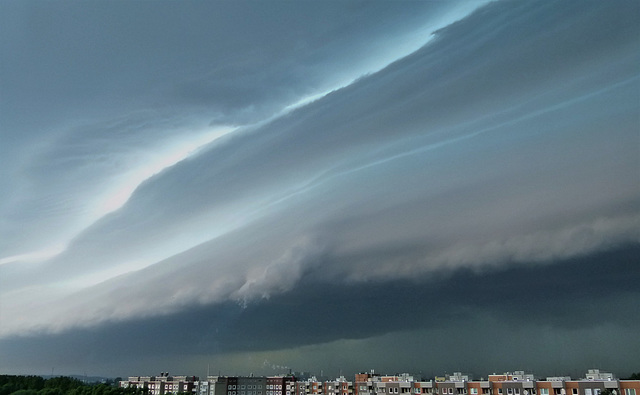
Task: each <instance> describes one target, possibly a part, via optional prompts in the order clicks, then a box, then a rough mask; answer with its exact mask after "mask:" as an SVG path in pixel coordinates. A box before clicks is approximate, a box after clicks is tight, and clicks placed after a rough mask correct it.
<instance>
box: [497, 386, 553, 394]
mask: <svg viewBox="0 0 640 395" xmlns="http://www.w3.org/2000/svg"><path fill="white" fill-rule="evenodd" d="M498 393H499V394H502V388H498ZM547 395H549V394H547Z"/></svg>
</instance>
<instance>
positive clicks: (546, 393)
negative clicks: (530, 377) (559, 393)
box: [540, 388, 549, 395]
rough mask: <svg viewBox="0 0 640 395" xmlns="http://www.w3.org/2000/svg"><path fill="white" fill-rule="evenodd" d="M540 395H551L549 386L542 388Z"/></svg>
mask: <svg viewBox="0 0 640 395" xmlns="http://www.w3.org/2000/svg"><path fill="white" fill-rule="evenodd" d="M540 395H549V388H540Z"/></svg>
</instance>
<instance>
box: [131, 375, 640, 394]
mask: <svg viewBox="0 0 640 395" xmlns="http://www.w3.org/2000/svg"><path fill="white" fill-rule="evenodd" d="M119 385H120V386H121V387H123V388H141V389H146V391H147V392H148V394H149V395H167V394H178V393H188V394H193V395H640V380H619V379H617V378H616V377H615V376H614V375H613V374H612V373H608V372H602V371H600V370H598V369H590V370H589V371H588V372H587V373H586V374H585V377H584V378H582V379H578V380H573V379H571V377H568V376H558V377H546V378H545V379H543V380H538V379H536V378H535V377H534V376H533V374H525V373H524V372H523V371H516V372H513V373H503V374H492V375H489V376H488V379H487V380H473V379H472V377H471V376H469V375H465V374H462V373H460V372H456V373H453V374H452V375H448V376H443V377H437V378H436V379H435V380H429V381H423V380H415V379H414V377H413V376H411V375H409V374H401V375H393V376H383V375H380V374H376V373H375V372H373V371H371V372H370V373H359V374H356V375H355V380H354V381H353V382H351V381H349V380H347V379H346V378H345V377H344V376H341V377H338V378H337V379H335V380H327V381H321V380H318V379H317V378H316V377H310V378H308V379H306V380H299V381H298V380H297V379H296V378H295V377H294V376H292V375H286V376H275V377H253V376H249V377H235V376H234V377H231V376H230V377H227V376H207V379H206V380H203V381H199V379H198V377H195V376H170V375H169V374H168V373H161V374H160V375H159V376H132V377H129V378H128V380H123V381H121V382H120V383H119Z"/></svg>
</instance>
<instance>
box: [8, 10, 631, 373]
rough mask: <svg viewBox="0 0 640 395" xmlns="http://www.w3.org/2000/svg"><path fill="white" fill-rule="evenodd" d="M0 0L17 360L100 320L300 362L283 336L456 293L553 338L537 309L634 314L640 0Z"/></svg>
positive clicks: (564, 324)
mask: <svg viewBox="0 0 640 395" xmlns="http://www.w3.org/2000/svg"><path fill="white" fill-rule="evenodd" d="M2 8H3V9H6V11H7V12H3V15H5V16H3V17H2V18H3V22H5V19H7V21H6V22H7V23H6V24H4V23H3V25H4V27H3V28H2V29H3V30H6V32H7V34H2V37H3V39H2V45H3V46H2V48H3V50H2V54H3V61H4V59H5V58H7V59H9V58H11V60H8V61H7V64H8V66H7V67H6V68H3V72H2V81H3V86H6V87H7V89H6V92H9V94H3V99H2V111H3V114H7V117H6V119H7V120H6V122H5V121H3V131H2V133H3V136H2V139H3V141H7V142H8V144H3V148H1V150H2V151H1V152H2V154H3V156H4V157H5V158H6V159H5V162H6V163H7V165H6V166H4V169H3V171H2V173H1V177H0V180H1V182H2V185H3V190H4V191H8V192H6V193H4V194H3V196H4V197H3V199H2V207H1V208H0V210H1V211H0V212H1V213H2V217H1V218H0V220H1V222H0V232H1V235H2V236H1V238H0V243H1V244H0V251H1V252H2V256H0V262H1V263H2V264H1V265H0V276H1V277H0V287H1V288H0V292H1V293H0V303H1V306H0V307H1V310H0V314H2V316H0V336H2V338H3V339H4V340H1V341H0V347H2V349H4V350H5V351H4V353H6V354H7V355H10V356H12V357H11V358H16V361H18V360H21V361H23V362H22V363H24V355H22V356H18V355H19V354H20V349H29V348H31V349H43V350H50V351H49V355H51V358H45V359H46V360H56V358H57V357H56V355H58V354H60V353H64V352H66V351H63V350H67V349H69V348H70V347H68V346H64V347H61V346H55V345H56V344H64V345H68V344H73V343H76V342H77V343H78V344H79V346H78V347H76V348H75V349H74V350H73V351H68V355H65V358H64V360H65V361H67V362H64V363H63V362H62V361H61V360H59V359H58V362H56V363H57V364H65V365H66V364H68V367H69V369H73V366H81V365H82V361H85V362H86V361H87V359H86V357H84V356H83V355H84V354H83V353H84V352H86V350H89V349H91V348H94V351H93V352H92V354H91V355H95V349H102V350H104V353H103V352H100V354H101V355H102V354H107V355H105V356H104V359H105V360H110V358H115V356H119V357H124V358H134V356H135V355H140V354H144V358H146V360H145V361H146V362H145V363H147V364H149V366H157V365H158V363H159V362H158V361H160V360H163V359H164V360H166V359H167V358H169V359H170V358H172V357H171V356H172V355H173V356H175V355H183V354H181V353H182V351H181V350H182V349H181V348H180V347H179V346H176V347H177V348H176V349H172V347H167V348H161V349H158V350H156V351H150V350H151V349H152V348H153V347H151V344H149V345H148V346H147V345H146V344H147V343H145V342H151V343H154V342H155V341H156V340H158V341H159V340H160V339H164V340H166V339H171V338H176V339H181V340H182V341H179V342H177V343H176V344H180V345H182V344H184V342H188V339H196V340H195V341H194V344H193V352H194V357H193V358H196V356H198V357H197V358H203V359H202V360H204V358H206V356H209V358H221V357H220V355H226V356H227V358H229V360H232V359H233V356H232V355H242V353H249V352H256V353H268V352H273V353H275V354H278V353H279V354H278V355H280V357H281V358H285V359H286V358H287V357H286V355H289V357H288V358H291V359H290V361H298V362H299V361H300V359H299V358H298V359H296V358H297V357H294V356H291V355H290V354H287V352H285V350H291V349H292V347H293V348H295V349H302V348H305V347H325V349H326V350H328V349H331V347H333V346H332V344H336V343H332V342H342V341H346V340H344V339H349V340H348V341H361V342H365V341H369V340H370V339H384V338H385V336H391V337H393V336H395V337H397V338H402V334H403V333H404V334H407V333H410V334H407V338H411V339H415V338H416V337H419V336H420V335H419V334H420V333H423V334H425V333H436V332H437V331H440V330H444V329H442V328H447V327H453V326H458V325H460V323H461V322H464V320H465V318H464V317H469V320H470V321H473V322H475V323H477V326H478V327H480V328H482V331H484V332H483V335H481V336H480V338H481V339H484V340H486V341H487V342H488V343H489V344H495V342H494V341H492V340H491V339H492V337H491V335H490V334H489V333H490V331H492V330H494V329H495V327H499V328H500V332H501V333H502V335H503V336H507V337H508V336H513V338H514V339H518V338H519V337H518V336H520V335H521V334H522V332H519V331H525V332H526V333H527V334H529V335H531V334H533V333H535V332H533V330H532V329H531V328H537V329H539V330H540V331H542V332H544V333H547V334H548V335H549V337H547V338H545V339H541V340H540V342H541V344H542V345H541V347H542V348H541V350H545V352H549V353H551V354H553V353H561V352H563V351H562V350H563V349H564V348H562V347H561V348H558V347H554V344H553V342H552V341H550V339H553V335H552V334H553V333H557V334H558V336H559V337H561V338H562V339H570V338H571V336H570V335H568V333H571V331H579V330H583V331H592V332H589V334H586V332H583V333H582V334H581V335H579V336H576V337H575V338H574V339H573V340H567V341H569V342H572V344H575V345H578V344H581V342H584V341H586V340H584V339H587V338H589V337H593V336H596V335H595V333H596V332H597V333H599V334H600V335H602V336H607V335H606V334H607V333H609V334H610V335H611V336H615V335H614V334H617V335H618V340H619V339H626V340H628V341H633V339H632V337H631V336H628V335H627V334H628V330H629V328H631V327H633V326H634V325H637V324H638V323H637V322H635V321H637V319H635V320H634V318H629V317H632V316H633V314H631V315H630V314H627V313H628V312H629V311H628V310H631V311H633V310H635V311H636V312H637V307H636V306H635V305H634V303H633V301H634V300H637V297H638V294H637V290H635V289H634V287H633V284H637V280H638V279H637V273H638V270H637V262H638V259H637V258H638V256H639V254H638V243H639V242H640V214H639V213H640V211H639V208H640V207H639V204H640V200H639V197H640V174H639V171H640V170H639V169H640V155H638V147H639V146H640V145H639V144H640V141H639V134H638V133H639V132H638V130H639V129H638V126H639V125H640V112H639V103H640V93H639V92H640V72H639V69H638V64H640V52H639V51H638V50H637V48H639V47H640V45H639V44H640V42H639V41H640V27H639V26H638V24H637V15H638V13H639V12H640V8H639V5H638V3H637V2H627V1H618V2H566V1H564V2H562V1H557V2H556V1H550V2H544V3H540V2H492V3H481V2H447V3H445V2H415V3H414V2H411V3H386V2H385V3H383V2H374V3H369V2H344V3H332V4H324V3H311V2H299V3H291V2H274V3H254V2H221V3H212V4H203V3H196V2H186V3H177V2H175V3H174V2H166V3H161V4H150V3H133V4H127V3H107V2H96V3H92V4H89V5H81V4H79V3H74V2H68V3H67V2H61V3H30V2H27V3H13V2H8V3H5V4H3V5H2ZM6 15H11V17H8V16H6ZM52 15H53V16H57V18H52V17H51V16H52ZM143 22H144V23H143ZM292 32H295V33H294V34H292ZM13 53H15V54H17V55H16V56H11V55H10V54H13ZM36 59H38V60H39V61H38V62H36ZM27 76H29V77H28V78H27ZM5 82H6V83H5ZM3 118H5V117H4V115H3ZM554 273H555V275H554ZM607 276H609V277H610V278H608V277H607ZM547 279H549V280H547ZM605 280H607V281H605ZM547 281H548V282H547ZM523 282H524V284H522V283H523ZM472 288H477V291H476V292H471V291H469V290H470V289H472ZM523 289H525V290H532V291H531V292H525V293H523V292H522V290H523ZM559 289H563V290H567V293H562V292H559ZM505 295H508V297H507V298H506V299H505ZM552 300H553V301H555V303H550V301H552ZM421 303H425V304H427V303H428V305H429V306H431V307H430V308H428V309H426V308H425V305H424V304H421ZM612 306H616V307H612ZM355 311H357V312H358V314H355V313H354V314H353V315H351V312H355ZM594 316H596V317H600V318H598V320H602V321H606V323H607V324H606V325H605V326H602V325H600V324H597V325H596V324H595V323H594V324H589V325H584V322H585V321H588V322H592V320H593V318H592V317H594ZM637 316H638V315H637V314H636V317H637ZM321 317H322V318H321ZM322 319H327V320H329V319H330V320H333V321H335V322H336V325H323V324H317V323H316V322H315V321H314V320H322ZM379 320H384V322H380V321H379ZM602 321H600V322H602ZM530 322H534V323H535V325H528V323H530ZM541 322H544V323H546V324H540V323H541ZM285 323H289V325H285ZM491 328H494V329H491ZM522 328H526V329H522ZM603 328H604V329H603ZM545 331H546V332H545ZM463 332H464V331H462V332H461V333H460V334H459V336H462V333H463ZM142 333H144V334H145V336H148V337H145V336H142V335H141V334H142ZM444 333H446V330H445V331H444V332H440V334H439V335H438V336H440V337H442V336H444ZM465 333H466V332H465ZM518 333H520V335H518ZM621 334H624V335H621ZM600 335H598V336H600ZM115 339H120V340H119V342H120V346H119V347H112V346H110V344H112V342H113V343H115V342H118V341H117V340H115ZM635 342H636V344H637V340H635ZM445 343H446V344H450V343H449V342H445ZM605 343H606V344H607V345H608V346H606V347H605V346H598V347H597V348H596V350H604V349H606V348H607V347H609V346H610V347H618V346H619V343H615V342H613V341H611V342H605ZM614 343H615V344H614ZM352 344H353V343H352ZM371 344H374V342H373V341H371V343H370V345H369V346H367V347H375V345H373V346H372V345H371ZM380 344H381V346H380V347H383V344H385V343H384V341H382V340H381V343H380ZM407 344H408V343H407ZM513 344H520V340H513ZM50 345H54V346H50ZM466 346H467V347H469V346H470V345H469V344H466ZM639 346H640V345H639ZM345 347H346V346H345ZM354 347H355V346H354ZM407 347H408V346H407ZM425 347H426V345H425ZM461 350H462V349H460V350H455V349H454V350H451V351H452V353H453V354H455V353H456V352H461ZM156 352H157V354H156ZM361 352H362V358H363V359H364V360H366V361H363V363H365V362H367V363H370V364H377V363H379V364H381V365H382V366H388V365H385V361H387V362H386V363H387V364H388V362H389V361H391V360H394V361H399V360H398V359H394V358H389V359H385V355H384V353H380V355H379V357H378V359H375V358H374V357H372V356H371V355H370V354H368V353H367V352H365V351H364V350H361ZM438 352H441V353H442V352H445V350H440V351H438ZM594 352H595V353H596V354H597V353H598V352H600V351H594ZM110 353H113V357H110V356H109V355H108V354H110ZM319 354H322V353H319ZM357 354H358V352H357V351H354V355H357ZM374 354H375V353H374ZM323 355H324V354H323ZM580 355H583V354H580ZM119 357H118V358H119ZM183 357H184V358H187V359H189V358H191V357H187V356H184V355H183ZM11 358H9V359H7V361H8V362H7V363H9V364H11V362H10V361H11ZM96 358H97V357H96ZM101 358H102V357H101ZM154 358H155V359H154ZM193 358H191V359H189V360H190V361H191V362H190V363H194V362H193V361H194V360H193ZM354 358H355V357H354ZM372 358H373V359H372ZM625 358H626V359H624V361H625V363H627V364H629V363H637V362H638V360H637V356H636V357H635V358H636V360H635V361H633V360H632V359H633V358H632V357H630V356H626V357H625ZM116 359H117V358H116ZM595 359H597V358H595ZM410 360H411V361H412V362H411V363H412V364H414V365H412V366H415V365H419V364H420V363H421V362H420V359H419V358H418V356H416V355H414V356H412V357H411V358H410ZM489 360H490V361H493V362H492V363H494V366H502V365H500V364H499V363H498V362H496V359H494V358H486V357H484V359H483V356H482V353H479V355H478V357H476V358H475V359H474V360H473V361H472V362H470V363H469V368H470V369H481V368H482V367H483V362H482V361H489ZM507 360H509V361H511V359H509V358H507ZM534 360H535V361H538V362H535V364H537V365H535V366H543V365H542V364H543V358H542V357H541V356H537V357H536V358H534ZM578 360H579V357H571V358H567V359H566V360H565V363H564V364H559V365H557V367H558V368H562V367H563V366H564V367H568V366H570V365H572V364H575V362H576V361H578ZM73 361H78V365H74V362H73ZM154 361H155V362H154ZM447 361H448V362H447V363H453V362H452V360H451V359H449V360H447ZM518 361H519V360H518V359H514V360H513V363H518ZM607 361H608V360H607ZM254 362H255V361H253V362H252V364H253V363H254ZM594 362H597V361H594ZM47 363H49V362H47ZM174 363H175V366H179V365H178V363H177V362H174ZM289 363H290V362H287V361H286V360H285V361H283V362H282V364H283V365H286V364H289ZM322 363H333V362H329V361H328V360H327V359H326V358H325V357H318V360H317V363H315V365H314V364H313V363H311V364H310V365H309V367H308V368H311V367H313V366H320V365H321V364H322ZM398 363H400V362H398ZM424 363H426V362H424ZM96 364H97V365H100V366H101V368H102V369H106V368H105V367H104V366H105V365H104V364H102V363H96ZM345 364H347V363H346V362H345ZM349 364H351V365H350V366H353V365H354V364H355V362H354V361H351V362H349ZM7 366H9V365H7ZM42 366H48V365H47V364H44V365H42ZM127 366H129V365H127ZM130 366H131V367H130V368H131V369H133V368H135V364H131V365H130ZM234 366H237V369H242V364H241V363H239V362H238V365H234ZM246 366H247V367H246V369H251V368H250V367H249V366H253V365H251V364H249V363H247V365H246ZM403 366H404V365H403ZM407 366H408V365H407ZM425 366H426V365H425ZM430 366H432V365H430ZM620 366H623V365H620ZM366 367H367V366H362V368H366ZM138 368H139V369H142V365H140V366H139V367H138ZM320 368H321V367H317V369H320ZM505 368H506V369H508V367H505ZM353 369H356V368H355V367H353ZM415 369H416V370H419V369H420V368H419V367H416V368H415ZM433 369H435V367H434V368H433ZM118 372H119V371H118ZM125 373H126V372H123V373H122V374H125Z"/></svg>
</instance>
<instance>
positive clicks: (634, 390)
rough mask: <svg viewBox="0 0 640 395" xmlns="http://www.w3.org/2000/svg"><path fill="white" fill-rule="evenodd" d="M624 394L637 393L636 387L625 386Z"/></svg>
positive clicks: (633, 394)
mask: <svg viewBox="0 0 640 395" xmlns="http://www.w3.org/2000/svg"><path fill="white" fill-rule="evenodd" d="M624 395H636V389H635V388H625V389H624Z"/></svg>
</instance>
